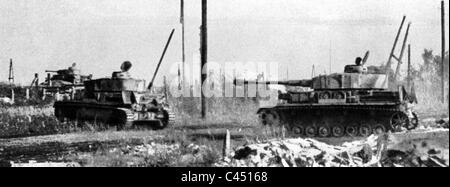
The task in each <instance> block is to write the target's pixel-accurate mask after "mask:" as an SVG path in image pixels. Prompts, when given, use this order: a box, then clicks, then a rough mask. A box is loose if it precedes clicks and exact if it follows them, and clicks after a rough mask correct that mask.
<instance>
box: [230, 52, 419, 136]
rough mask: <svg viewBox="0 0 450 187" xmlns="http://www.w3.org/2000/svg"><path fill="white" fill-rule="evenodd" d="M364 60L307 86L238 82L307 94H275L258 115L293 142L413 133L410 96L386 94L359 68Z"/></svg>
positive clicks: (382, 80) (384, 82)
mask: <svg viewBox="0 0 450 187" xmlns="http://www.w3.org/2000/svg"><path fill="white" fill-rule="evenodd" d="M367 57H368V53H366V57H365V58H364V60H362V59H361V58H357V64H356V65H348V66H346V67H345V71H344V73H335V74H331V75H324V76H318V77H314V78H312V79H309V80H291V81H279V82H274V81H265V82H250V81H244V80H239V82H241V83H244V84H263V85H264V84H266V85H269V84H278V85H285V86H299V87H307V88H310V90H311V91H296V92H291V91H289V92H287V93H279V95H278V104H276V105H275V106H270V107H261V108H259V109H258V112H257V114H258V115H259V119H260V122H261V123H262V125H267V126H279V127H281V126H284V127H287V129H288V132H290V133H292V134H293V135H296V136H307V137H314V136H318V137H341V136H368V135H370V134H372V133H382V132H387V131H400V130H403V129H414V128H416V127H417V125H418V118H417V115H416V114H415V113H414V112H413V106H414V102H415V101H416V99H415V94H411V93H410V94H409V93H407V92H406V89H405V88H404V87H403V86H399V87H398V90H396V91H391V90H389V89H388V82H389V80H388V76H387V75H386V74H375V73H369V72H368V70H367V68H366V67H364V63H365V62H366V60H367ZM361 61H362V63H361ZM237 82H238V80H236V81H235V83H237Z"/></svg>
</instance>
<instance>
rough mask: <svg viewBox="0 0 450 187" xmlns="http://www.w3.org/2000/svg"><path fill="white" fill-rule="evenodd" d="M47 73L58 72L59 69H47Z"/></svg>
mask: <svg viewBox="0 0 450 187" xmlns="http://www.w3.org/2000/svg"><path fill="white" fill-rule="evenodd" d="M45 73H58V70H45Z"/></svg>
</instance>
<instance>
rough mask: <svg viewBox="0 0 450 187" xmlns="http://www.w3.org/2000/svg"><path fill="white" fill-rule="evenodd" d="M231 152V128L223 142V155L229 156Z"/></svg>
mask: <svg viewBox="0 0 450 187" xmlns="http://www.w3.org/2000/svg"><path fill="white" fill-rule="evenodd" d="M230 153H231V134H230V130H228V129H227V132H226V135H225V139H224V142H223V157H224V158H227V157H228V156H230Z"/></svg>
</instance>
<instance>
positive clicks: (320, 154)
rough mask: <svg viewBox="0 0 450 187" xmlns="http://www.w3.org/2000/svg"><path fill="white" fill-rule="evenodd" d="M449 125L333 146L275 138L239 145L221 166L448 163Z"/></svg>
mask: <svg viewBox="0 0 450 187" xmlns="http://www.w3.org/2000/svg"><path fill="white" fill-rule="evenodd" d="M448 160H449V159H448V129H438V130H432V131H419V132H407V133H401V134H385V135H380V136H375V135H372V136H370V137H368V138H366V139H364V140H360V141H354V142H348V143H344V144H342V145H340V146H332V145H328V144H325V143H322V142H319V141H317V140H314V139H309V138H307V139H302V138H297V139H286V140H273V141H268V142H266V143H260V144H252V145H246V146H243V147H240V148H238V149H237V150H236V151H235V152H234V153H232V155H230V157H226V158H224V160H223V161H221V162H219V163H217V164H216V166H219V167H381V166H386V167H393V166H394V167H400V166H406V167H421V166H430V167H433V166H445V167H448Z"/></svg>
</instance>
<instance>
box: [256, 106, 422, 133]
mask: <svg viewBox="0 0 450 187" xmlns="http://www.w3.org/2000/svg"><path fill="white" fill-rule="evenodd" d="M258 114H259V118H260V123H261V124H262V125H264V126H270V127H286V129H287V130H288V133H289V134H292V135H293V136H306V137H342V136H351V137H354V136H369V135H370V134H372V133H382V132H387V131H401V130H404V129H408V130H411V129H414V128H416V127H417V125H418V116H417V114H415V113H409V112H405V111H403V110H401V109H400V107H399V105H373V106H365V105H353V106H348V105H347V106H342V105H340V106H339V105H333V106H330V105H327V106H321V105H305V106H283V107H274V108H265V109H261V110H260V111H259V112H258Z"/></svg>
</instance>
